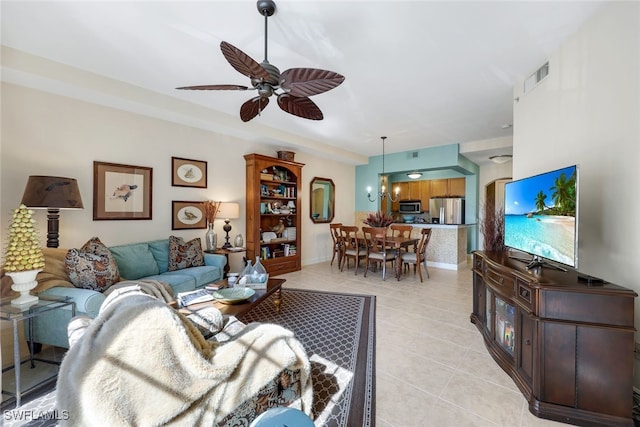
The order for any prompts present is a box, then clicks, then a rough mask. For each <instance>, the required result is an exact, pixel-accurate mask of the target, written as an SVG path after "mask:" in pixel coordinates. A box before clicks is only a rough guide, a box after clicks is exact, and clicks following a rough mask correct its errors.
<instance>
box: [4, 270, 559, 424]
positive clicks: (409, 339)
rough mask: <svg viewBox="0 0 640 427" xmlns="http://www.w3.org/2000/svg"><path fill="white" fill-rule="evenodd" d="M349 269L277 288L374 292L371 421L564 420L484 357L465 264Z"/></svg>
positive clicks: (294, 278)
mask: <svg viewBox="0 0 640 427" xmlns="http://www.w3.org/2000/svg"><path fill="white" fill-rule="evenodd" d="M469 265H470V264H469ZM353 272H354V270H353V268H351V269H349V270H347V269H346V268H345V271H344V272H340V271H339V270H338V268H337V265H336V263H334V265H333V266H331V265H330V264H329V263H328V262H326V263H320V264H315V265H310V266H305V267H304V268H303V269H302V271H300V272H295V273H290V274H287V275H285V276H283V277H285V278H286V279H287V282H286V283H285V289H286V288H287V287H289V288H301V289H317V290H326V291H332V292H347V293H360V294H374V295H376V296H377V306H376V310H377V313H376V330H377V334H376V345H377V347H376V369H377V375H376V425H377V426H379V427H414V426H415V427H432V426H433V427H450V426H455V427H461V426H463V427H467V426H482V427H489V426H494V427H495V426H505V427H534V426H535V427H540V426H561V425H566V424H561V423H556V422H552V421H548V420H542V419H539V418H536V417H535V416H533V415H531V414H530V413H529V410H528V408H527V402H526V401H525V399H524V398H523V397H522V395H521V394H520V392H519V391H518V389H517V387H516V386H515V384H514V383H513V381H512V380H511V379H510V378H509V377H508V376H507V374H505V373H504V372H503V371H502V370H501V369H500V368H499V367H498V365H497V364H496V363H495V362H494V361H493V359H492V358H491V356H489V354H488V352H487V351H486V349H485V347H484V343H483V341H482V338H481V336H480V333H479V332H478V330H477V329H476V327H475V325H473V324H472V323H471V322H470V321H469V314H470V313H471V304H472V297H471V293H472V285H471V271H470V269H463V270H460V271H457V272H456V271H450V270H443V269H437V268H430V269H429V272H430V275H431V278H429V279H427V278H426V275H425V280H424V282H423V283H420V280H419V278H418V276H414V275H413V274H412V273H409V274H407V275H405V276H403V278H402V280H401V281H399V282H398V281H396V280H395V279H393V278H392V277H389V276H388V277H387V279H386V281H382V275H381V273H380V271H378V272H369V273H368V274H367V277H364V276H363V272H362V269H360V271H359V272H358V275H354V274H353ZM285 304H286V301H285ZM26 374H27V375H28V373H26ZM5 375H6V374H5ZM36 395H37V394H36ZM3 397H5V396H3ZM30 398H31V399H32V398H33V396H28V397H27V398H25V399H24V400H23V402H24V403H26V402H28V401H29V400H30Z"/></svg>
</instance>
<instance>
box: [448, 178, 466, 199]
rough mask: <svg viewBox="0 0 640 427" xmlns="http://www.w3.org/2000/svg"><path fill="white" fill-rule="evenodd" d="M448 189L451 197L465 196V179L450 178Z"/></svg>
mask: <svg viewBox="0 0 640 427" xmlns="http://www.w3.org/2000/svg"><path fill="white" fill-rule="evenodd" d="M447 181H448V182H447V187H448V188H447V191H448V192H449V194H448V196H449V197H464V195H465V179H464V178H449V179H448V180H447Z"/></svg>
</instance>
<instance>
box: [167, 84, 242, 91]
mask: <svg viewBox="0 0 640 427" xmlns="http://www.w3.org/2000/svg"><path fill="white" fill-rule="evenodd" d="M176 89H185V90H247V89H249V88H248V87H246V86H238V85H200V86H183V87H177V88H176Z"/></svg>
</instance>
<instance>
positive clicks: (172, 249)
mask: <svg viewBox="0 0 640 427" xmlns="http://www.w3.org/2000/svg"><path fill="white" fill-rule="evenodd" d="M201 265H204V255H203V254H202V244H201V243H200V238H199V237H196V238H195V239H193V240H189V241H188V242H186V243H185V241H184V240H183V239H182V237H176V236H169V271H176V270H182V269H184V268H189V267H198V266H201Z"/></svg>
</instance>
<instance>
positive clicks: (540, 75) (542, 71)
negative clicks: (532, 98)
mask: <svg viewBox="0 0 640 427" xmlns="http://www.w3.org/2000/svg"><path fill="white" fill-rule="evenodd" d="M548 75H549V62H548V61H547V62H545V64H544V65H543V66H542V67H540V68H538V69H537V70H536V72H535V73H533V74H531V75H530V76H529V77H528V78H527V79H526V80H525V81H524V92H525V93H527V92H529V91H530V90H531V89H533V88H534V87H536V86H538V84H539V83H540V82H541V81H542V80H544V78H545V77H547V76H548Z"/></svg>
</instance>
